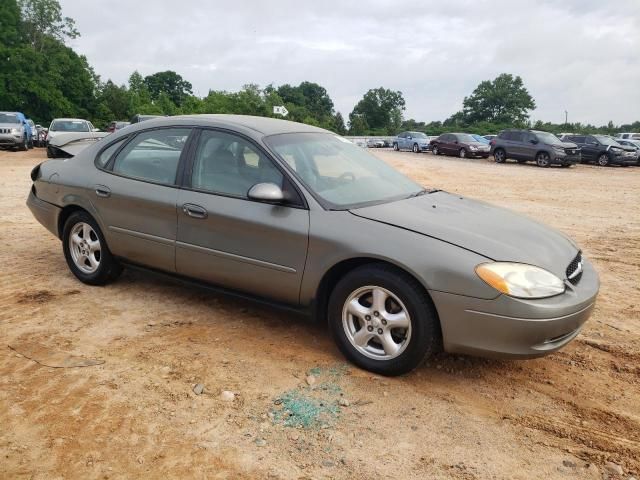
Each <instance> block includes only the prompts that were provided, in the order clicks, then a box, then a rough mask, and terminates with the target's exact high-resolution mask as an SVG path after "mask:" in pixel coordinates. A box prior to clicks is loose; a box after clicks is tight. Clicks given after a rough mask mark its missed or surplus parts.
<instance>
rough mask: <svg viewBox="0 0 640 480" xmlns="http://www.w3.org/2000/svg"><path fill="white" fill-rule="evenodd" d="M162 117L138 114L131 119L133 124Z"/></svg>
mask: <svg viewBox="0 0 640 480" xmlns="http://www.w3.org/2000/svg"><path fill="white" fill-rule="evenodd" d="M160 117H162V115H140V114H139V113H136V114H135V115H134V116H133V117H131V123H140V122H144V121H146V120H152V119H154V118H160Z"/></svg>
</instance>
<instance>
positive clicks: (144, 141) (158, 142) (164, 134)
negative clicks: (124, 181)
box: [113, 128, 191, 185]
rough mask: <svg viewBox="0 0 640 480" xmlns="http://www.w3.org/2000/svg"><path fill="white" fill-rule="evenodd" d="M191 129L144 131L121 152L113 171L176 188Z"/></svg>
mask: <svg viewBox="0 0 640 480" xmlns="http://www.w3.org/2000/svg"><path fill="white" fill-rule="evenodd" d="M190 133H191V129H189V128H162V129H158V130H150V131H146V132H142V133H140V134H138V135H136V137H135V138H134V139H133V140H131V142H129V143H128V144H127V145H126V146H125V147H124V148H123V149H122V151H120V153H118V156H117V157H116V159H115V161H114V163H113V172H114V173H118V174H120V175H124V176H126V177H132V178H136V179H140V180H146V181H149V182H153V183H161V184H164V185H174V184H175V181H176V172H177V171H178V163H179V162H180V155H181V154H182V150H183V148H184V146H185V144H186V143H187V138H189V134H190Z"/></svg>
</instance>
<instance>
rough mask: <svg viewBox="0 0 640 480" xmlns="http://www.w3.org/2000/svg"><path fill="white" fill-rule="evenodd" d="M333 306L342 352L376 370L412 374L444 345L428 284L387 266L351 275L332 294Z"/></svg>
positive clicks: (331, 312)
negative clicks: (423, 361)
mask: <svg viewBox="0 0 640 480" xmlns="http://www.w3.org/2000/svg"><path fill="white" fill-rule="evenodd" d="M328 311H329V327H330V329H331V333H332V334H333V337H334V339H335V341H336V344H337V345H338V348H339V349H340V351H341V352H342V353H343V354H344V355H345V357H347V358H348V359H349V360H350V361H351V362H353V363H354V364H356V365H358V366H359V367H361V368H364V369H366V370H369V371H372V372H375V373H379V374H382V375H401V374H403V373H407V372H409V371H411V370H412V369H414V368H415V367H416V366H417V365H418V364H420V362H422V360H423V359H424V358H425V357H427V356H429V355H431V354H432V353H434V352H435V351H436V349H437V348H438V346H439V345H440V338H441V334H440V324H439V321H438V318H437V314H436V312H435V309H434V307H433V304H432V303H431V301H430V299H429V297H428V296H427V294H426V292H425V291H424V289H423V288H422V287H421V286H420V284H419V283H418V282H416V281H415V280H414V279H413V278H412V277H410V276H409V275H407V274H405V273H403V272H400V271H397V270H396V269H394V268H391V267H388V266H386V265H381V264H374V265H365V266H362V267H359V268H357V269H355V270H352V271H351V272H349V273H348V274H347V275H345V276H344V277H343V278H342V279H341V280H340V281H339V282H338V284H337V285H336V287H335V289H334V290H333V292H332V293H331V298H330V300H329V310H328Z"/></svg>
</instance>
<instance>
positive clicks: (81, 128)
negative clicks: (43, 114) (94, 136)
mask: <svg viewBox="0 0 640 480" xmlns="http://www.w3.org/2000/svg"><path fill="white" fill-rule="evenodd" d="M50 130H51V131H52V132H88V131H89V125H88V124H87V122H84V121H82V120H55V121H54V122H53V123H52V124H51V128H50Z"/></svg>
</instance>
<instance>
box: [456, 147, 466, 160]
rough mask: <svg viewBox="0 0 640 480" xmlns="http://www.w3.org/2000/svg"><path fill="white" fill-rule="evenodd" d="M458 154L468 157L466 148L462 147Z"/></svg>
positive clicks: (461, 156)
mask: <svg viewBox="0 0 640 480" xmlns="http://www.w3.org/2000/svg"><path fill="white" fill-rule="evenodd" d="M458 154H459V155H460V158H466V156H467V151H466V150H465V149H464V148H461V149H460V151H459V152H458Z"/></svg>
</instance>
